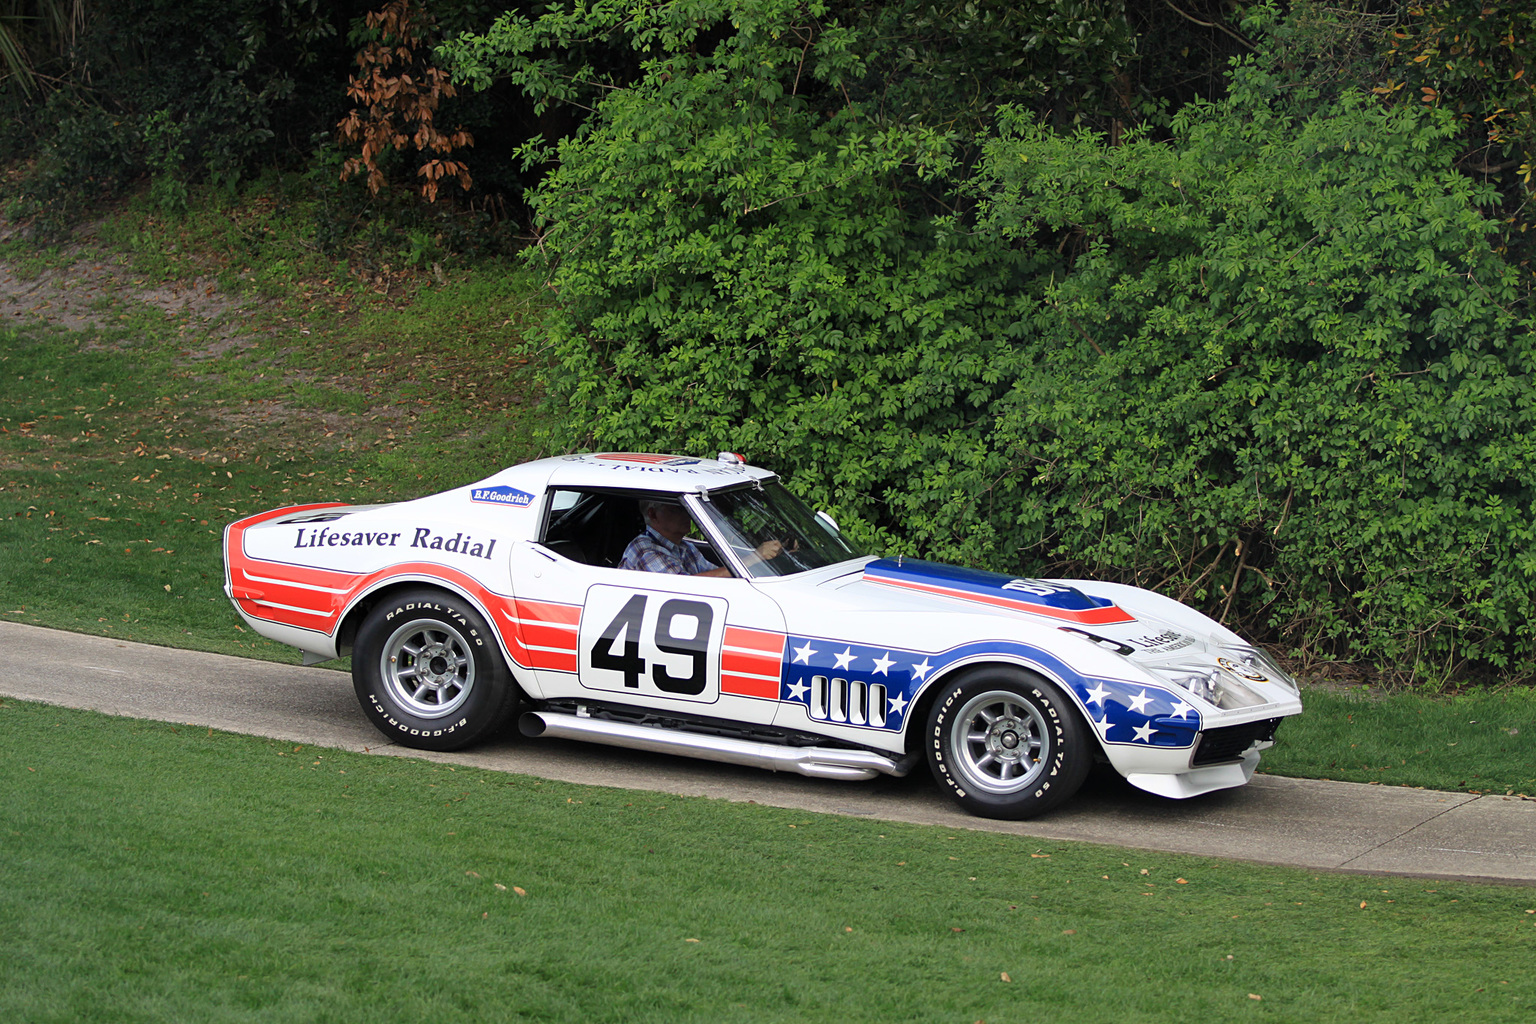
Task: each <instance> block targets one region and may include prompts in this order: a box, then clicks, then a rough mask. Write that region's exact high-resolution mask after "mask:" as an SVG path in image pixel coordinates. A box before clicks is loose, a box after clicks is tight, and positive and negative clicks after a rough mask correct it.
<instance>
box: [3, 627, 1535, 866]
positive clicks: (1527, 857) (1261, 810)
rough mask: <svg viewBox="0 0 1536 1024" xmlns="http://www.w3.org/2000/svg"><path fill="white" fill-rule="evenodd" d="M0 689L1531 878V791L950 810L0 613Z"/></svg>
mask: <svg viewBox="0 0 1536 1024" xmlns="http://www.w3.org/2000/svg"><path fill="white" fill-rule="evenodd" d="M0 695H4V696H9V697H15V698H18V699H23V700H36V701H44V702H47V703H50V704H58V705H62V706H65V707H72V708H83V709H87V710H92V711H101V712H106V713H108V714H114V715H127V716H131V717H135V718H149V719H157V720H161V721H170V722H177V723H187V724H194V725H200V726H201V725H206V726H211V727H213V728H215V729H224V730H228V731H230V732H239V733H249V734H252V735H258V736H269V737H273V738H276V739H282V740H289V741H292V742H295V743H304V744H309V745H315V746H327V747H337V748H341V749H345V750H352V751H358V752H365V753H371V754H386V755H398V756H409V757H417V758H423V759H427V760H433V761H443V762H449V763H454V764H465V765H474V766H477V767H481V768H487V769H490V770H493V771H506V772H518V773H523V774H528V775H536V776H539V777H542V778H547V779H557V780H560V781H565V782H575V783H582V784H588V785H596V786H617V787H623V788H630V789H644V790H654V791H660V792H665V793H676V794H680V795H684V796H707V797H717V798H720V799H725V800H736V801H748V800H750V801H755V802H757V803H760V804H768V805H772V806H778V807H788V808H796V809H800V810H806V811H817V812H825V813H830V814H850V815H859V816H867V817H874V818H879V819H882V820H891V821H905V822H913V823H918V824H933V825H942V826H944V827H947V828H968V829H980V830H986V831H991V832H1001V833H1008V834H1012V835H1018V836H1033V837H1038V838H1041V839H1051V840H1075V841H1082V842H1090V843H1103V844H1108V845H1113V846H1125V847H1134V848H1140V849H1148V850H1162V851H1168V852H1176V853H1189V854H1196V855H1200V856H1212V857H1228V858H1233V859H1239V860H1248V861H1255V862H1260V863H1270V864H1286V865H1292V866H1298V867H1303V868H1311V869H1322V870H1330V871H1351V872H1363V873H1381V874H1398V875H1415V876H1422V877H1428V878H1460V879H1470V880H1480V881H1501V882H1513V883H1517V884H1536V801H1530V800H1520V799H1518V798H1515V797H1503V796H1476V795H1473V794H1468V793H1442V792H1434V791H1429V790H1414V789H1399V788H1393V787H1388V786H1365V785H1357V784H1354V783H1346V782H1320V781H1311V780H1301V779H1285V778H1279V777H1275V776H1265V775H1260V776H1257V777H1255V778H1254V780H1253V781H1252V782H1251V783H1249V784H1248V785H1247V786H1245V787H1242V788H1240V789H1235V790H1227V791H1225V792H1221V793H1212V794H1209V795H1207V796H1204V797H1198V798H1196V799H1193V800H1188V801H1173V800H1165V799H1162V798H1159V797H1155V796H1151V795H1149V794H1146V793H1142V792H1141V791H1139V790H1136V789H1133V788H1132V787H1130V786H1129V785H1127V784H1126V783H1124V782H1123V781H1121V780H1119V779H1118V778H1115V777H1113V776H1112V775H1109V776H1103V777H1098V776H1096V777H1095V778H1094V779H1091V780H1090V781H1089V784H1088V785H1087V786H1086V787H1085V788H1084V790H1083V792H1082V793H1080V794H1079V795H1078V796H1077V797H1076V798H1075V799H1073V800H1071V801H1069V802H1068V803H1067V805H1066V806H1064V807H1061V808H1059V809H1057V810H1055V811H1053V812H1051V813H1050V814H1047V815H1045V816H1043V817H1040V818H1037V819H1034V820H1032V821H1022V822H1001V821H988V820H985V819H981V818H974V817H971V816H970V815H967V814H964V813H963V812H961V811H959V810H958V809H956V808H955V807H954V806H953V805H951V804H950V803H949V801H948V800H947V799H945V797H944V796H943V794H941V793H940V792H939V790H938V788H937V787H936V786H935V785H934V784H933V783H932V782H931V781H930V780H929V779H928V778H927V777H926V775H925V774H923V773H914V775H913V776H912V777H910V778H906V779H885V778H882V779H878V780H875V781H873V782H853V783H850V782H833V781H828V780H821V779H808V778H804V777H801V776H798V775H789V774H773V773H770V772H764V771H760V770H756V769H750V768H737V767H733V766H729V765H719V764H713V763H709V762H703V761H694V760H691V759H687V758H679V757H669V756H665V755H659V754H645V753H640V752H636V751H628V750H619V749H617V748H612V747H601V746H596V745H593V744H587V743H575V742H568V741H561V740H549V739H538V740H525V739H521V738H517V737H508V738H504V739H499V740H496V741H493V742H490V743H486V744H482V745H479V746H476V747H474V748H472V749H470V750H467V751H461V752H458V753H453V754H427V753H424V752H422V751H418V750H410V749H408V748H404V747H400V746H397V745H395V744H392V743H390V742H389V741H387V740H386V739H385V738H384V737H383V736H381V735H380V734H379V733H378V732H376V731H375V730H374V729H373V728H372V727H371V726H370V725H368V723H367V722H366V721H365V720H364V718H363V716H362V713H361V711H360V710H359V709H358V707H357V702H356V698H355V697H354V696H353V693H352V685H351V680H350V679H349V678H348V677H347V676H346V675H344V674H342V673H339V672H336V671H333V670H329V669H324V668H299V667H297V666H293V665H277V664H273V663H270V662H261V661H250V660H246V659H243V658H232V657H227V656H224V655H216V654H200V653H197V652H192V651H178V650H172V649H169V648H163V647H152V646H149V645H146V644H136V643H131V642H128V641H125V640H114V639H111V638H106V637H93V636H83V635H80V634H76V633H65V632H60V631H57V630H49V629H41V628H39V627H36V626H27V625H21V624H17V623H9V622H0Z"/></svg>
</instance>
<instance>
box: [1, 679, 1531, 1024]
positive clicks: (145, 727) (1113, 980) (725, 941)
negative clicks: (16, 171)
mask: <svg viewBox="0 0 1536 1024" xmlns="http://www.w3.org/2000/svg"><path fill="white" fill-rule="evenodd" d="M0 749H3V750H4V751H5V753H4V755H3V757H0V791H3V792H4V794H5V799H4V800H3V801H0V934H3V935H4V936H5V941H4V942H0V1020H6V1021H18V1022H22V1021H25V1022H29V1024H31V1022H51V1021H59V1022H66V1021H67V1022H70V1024H75V1022H84V1021H103V1022H108V1021H110V1022H113V1024H121V1022H134V1021H146V1022H149V1021H153V1022H156V1024H160V1022H164V1021H168V1020H188V1021H220V1020H241V1021H250V1020H273V1021H278V1020H281V1021H293V1020H303V1021H360V1020H369V1021H394V1020H399V1021H422V1020H433V1021H444V1022H446V1021H474V1022H480V1021H486V1020H549V1021H623V1022H640V1021H692V1020H698V1021H738V1020H739V1021H957V1022H971V1021H976V1020H985V1021H989V1022H1001V1021H1029V1020H1041V1019H1065V1020H1082V1021H1117V1022H1119V1021H1179V1022H1183V1021H1187V1020H1215V1021H1227V1020H1237V1019H1254V1020H1283V1021H1307V1022H1312V1021H1335V1020H1350V1021H1410V1020H1468V1021H1479V1022H1496V1021H1525V1020H1528V1019H1529V1016H1530V1012H1531V1009H1532V1006H1533V1005H1536V974H1533V972H1531V971H1530V970H1529V962H1530V956H1529V953H1530V950H1531V949H1532V946H1533V944H1536V897H1533V895H1532V891H1531V890H1529V889H1525V888H1519V887H1499V886H1478V885H1470V884H1458V883H1449V882H1422V881H1407V880H1398V879H1384V878H1375V877H1364V876H1348V875H1332V874H1313V873H1307V872H1302V871H1291V870H1283V869H1275V868H1261V867H1256V866H1252V865H1246V864H1235V863H1230V862H1222V861H1214V860H1208V859H1203V858H1199V857H1187V856H1174V855H1163V854H1148V853H1139V852H1137V853H1132V852H1128V851H1123V850H1115V849H1111V848H1103V847H1094V846H1087V845H1082V844H1067V843H1053V842H1047V841H1041V840H1037V839H1029V838H1020V837H1010V836H1000V835H995V834H990V833H979V832H968V831H955V830H950V829H940V828H932V827H919V826H906V825H899V824H892V823H886V822H878V821H869V820H861V819H853V818H839V817H831V816H820V815H812V814H808V813H805V812H801V811H785V810H779V809H774V808H767V807H759V806H743V805H739V804H728V803H724V802H720V801H713V800H706V799H685V798H679V797H659V796H657V795H655V794H651V793H639V792H629V791H622V790H609V789H598V788H590V787H581V786H574V785H568V784H563V783H554V782H543V781H539V780H536V779H531V778H527V777H522V776H513V775H502V774H497V773H494V772H487V771H481V770H477V769H471V768H464V767H450V766H446V765H433V764H429V763H425V762H421V761H415V760H407V759H395V758H381V757H368V756H363V755H355V754H349V753H345V752H339V751H332V750H317V749H313V748H308V747H300V746H297V745H294V744H290V743H280V742H275V741H269V740H263V739H257V738H253V737H246V736H235V735H229V734H225V733H219V732H213V731H211V730H207V729H200V728H187V727H175V726H170V725H162V724H156V723H146V722H140V721H135V720H131V719H121V718H112V717H108V716H104V715H97V714H91V713H87V712H77V711H69V710H64V709H59V708H52V707H46V706H43V705H37V704H30V703H25V702H18V701H4V702H3V704H0Z"/></svg>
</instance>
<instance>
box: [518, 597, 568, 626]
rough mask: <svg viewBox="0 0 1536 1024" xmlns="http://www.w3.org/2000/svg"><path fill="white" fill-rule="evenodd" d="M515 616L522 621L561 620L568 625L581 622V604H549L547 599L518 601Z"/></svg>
mask: <svg viewBox="0 0 1536 1024" xmlns="http://www.w3.org/2000/svg"><path fill="white" fill-rule="evenodd" d="M517 617H518V618H520V619H523V620H524V621H528V620H533V621H535V622H563V623H565V624H566V625H568V626H579V625H580V624H581V605H579V604H551V603H549V602H547V601H518V602H517Z"/></svg>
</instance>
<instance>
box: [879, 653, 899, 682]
mask: <svg viewBox="0 0 1536 1024" xmlns="http://www.w3.org/2000/svg"><path fill="white" fill-rule="evenodd" d="M894 664H896V662H895V661H894V660H893V659H892V658H891V652H890V651H886V652H885V653H884V654H882V655H880V657H878V658H876V659H875V675H877V676H887V675H890V674H891V666H892V665H894Z"/></svg>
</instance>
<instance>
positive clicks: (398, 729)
mask: <svg viewBox="0 0 1536 1024" xmlns="http://www.w3.org/2000/svg"><path fill="white" fill-rule="evenodd" d="M352 686H353V688H354V689H355V690H356V691H357V699H358V701H359V702H360V703H361V704H362V705H363V711H364V712H365V713H366V714H367V715H368V718H369V720H370V721H372V722H373V724H374V726H375V727H376V728H377V729H378V730H379V731H380V732H382V733H383V734H384V735H385V736H387V737H389V738H390V739H392V740H394V741H395V742H397V743H403V744H405V745H406V746H408V747H416V748H419V749H422V750H457V749H459V748H460V747H464V746H468V745H469V744H471V743H473V742H474V741H475V740H477V739H479V738H480V737H482V736H484V735H486V734H487V733H489V732H491V731H493V730H495V729H496V728H498V727H500V726H501V725H502V724H503V723H505V722H506V720H507V719H508V718H510V717H511V716H512V714H513V713H514V712H515V711H516V710H517V684H516V682H514V680H513V679H512V674H511V672H509V671H508V669H507V665H506V662H505V661H504V660H503V659H502V657H501V651H500V649H499V648H498V647H497V645H496V639H495V637H494V636H493V635H492V633H491V630H490V627H489V626H488V625H487V624H486V622H485V620H484V619H483V618H481V616H480V614H479V613H478V612H476V611H475V610H474V608H472V607H471V606H470V605H469V604H468V603H467V602H465V601H463V600H462V599H460V598H458V597H454V596H452V595H449V594H446V593H443V592H440V591H430V590H420V591H411V592H407V593H403V594H400V595H398V596H397V597H396V598H395V599H393V600H390V601H388V602H385V603H384V604H381V605H379V606H378V607H376V608H374V609H373V610H372V611H371V612H369V613H368V617H367V619H365V620H364V621H363V625H362V628H361V629H359V630H358V633H357V641H356V643H355V644H354V645H353V648H352Z"/></svg>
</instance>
